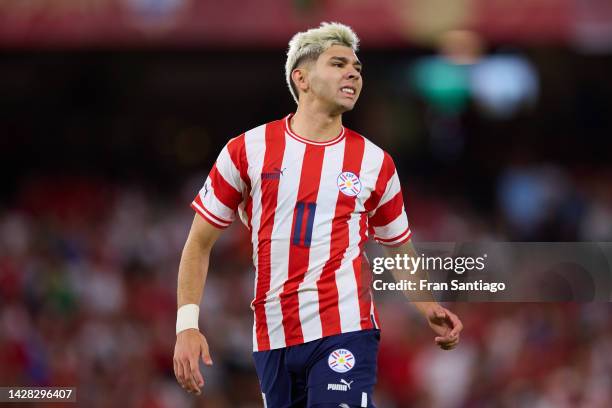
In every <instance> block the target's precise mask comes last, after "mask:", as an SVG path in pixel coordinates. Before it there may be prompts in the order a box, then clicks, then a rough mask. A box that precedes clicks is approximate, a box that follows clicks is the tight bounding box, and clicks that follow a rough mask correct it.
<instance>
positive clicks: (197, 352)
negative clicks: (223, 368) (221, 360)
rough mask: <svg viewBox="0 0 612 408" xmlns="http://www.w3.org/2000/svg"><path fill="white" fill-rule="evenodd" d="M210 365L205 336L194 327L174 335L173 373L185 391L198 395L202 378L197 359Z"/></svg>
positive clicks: (201, 385)
mask: <svg viewBox="0 0 612 408" xmlns="http://www.w3.org/2000/svg"><path fill="white" fill-rule="evenodd" d="M200 357H201V358H202V361H203V362H204V364H206V365H212V364H213V362H212V360H211V358H210V354H209V351H208V342H207V341H206V337H204V335H203V334H202V333H200V332H199V331H198V330H196V329H187V330H183V331H182V332H180V333H178V334H177V335H176V345H175V346H174V375H175V376H176V379H177V381H178V383H179V384H180V385H181V387H183V388H184V389H185V390H186V391H187V392H190V393H194V394H196V395H200V394H201V393H202V387H203V386H204V378H202V373H200V367H199V364H198V360H199V359H200Z"/></svg>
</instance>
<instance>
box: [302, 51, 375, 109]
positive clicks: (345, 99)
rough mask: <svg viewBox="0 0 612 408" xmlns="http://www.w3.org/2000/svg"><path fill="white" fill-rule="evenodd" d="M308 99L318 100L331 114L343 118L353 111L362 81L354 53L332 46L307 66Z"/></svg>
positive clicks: (358, 63)
mask: <svg viewBox="0 0 612 408" xmlns="http://www.w3.org/2000/svg"><path fill="white" fill-rule="evenodd" d="M306 71H307V73H306V77H307V80H306V84H305V85H304V86H305V87H306V89H307V94H309V95H308V97H312V98H315V100H316V101H317V102H319V103H320V104H322V105H323V106H324V107H325V108H326V109H328V110H329V111H330V112H331V113H334V114H340V113H343V112H346V111H349V110H351V109H353V107H354V106H355V103H357V99H358V98H359V94H360V93H361V87H362V86H363V79H362V77H361V62H359V60H358V59H357V56H356V55H355V52H354V51H353V50H352V49H351V48H349V47H345V46H342V45H333V46H331V47H330V48H329V49H327V51H325V52H324V53H323V54H321V55H320V56H319V58H318V59H317V61H316V62H313V63H311V64H309V65H308V66H307V70H306Z"/></svg>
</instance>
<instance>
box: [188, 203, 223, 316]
mask: <svg viewBox="0 0 612 408" xmlns="http://www.w3.org/2000/svg"><path fill="white" fill-rule="evenodd" d="M221 232H222V230H220V229H218V228H215V227H213V226H212V225H211V224H209V223H208V222H206V221H205V220H204V219H202V217H201V216H199V215H198V214H196V215H195V217H194V219H193V224H192V225H191V230H190V231H189V236H188V237H187V241H186V242H185V247H184V248H183V253H182V255H181V263H180V265H179V273H178V289H177V300H178V307H181V306H183V305H187V304H189V303H194V304H196V305H199V304H200V302H201V300H202V292H203V291H204V284H205V283H206V275H207V274H208V262H209V260H210V252H211V250H212V247H213V245H214V244H215V242H216V241H217V238H219V235H221Z"/></svg>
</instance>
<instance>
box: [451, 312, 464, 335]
mask: <svg viewBox="0 0 612 408" xmlns="http://www.w3.org/2000/svg"><path fill="white" fill-rule="evenodd" d="M450 319H451V322H452V323H453V330H451V332H450V334H451V336H458V335H459V333H461V330H463V323H461V320H459V318H458V317H457V315H455V314H453V313H451V314H450Z"/></svg>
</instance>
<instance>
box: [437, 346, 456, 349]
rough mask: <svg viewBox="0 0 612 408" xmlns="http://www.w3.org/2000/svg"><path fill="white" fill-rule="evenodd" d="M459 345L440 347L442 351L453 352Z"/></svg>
mask: <svg viewBox="0 0 612 408" xmlns="http://www.w3.org/2000/svg"><path fill="white" fill-rule="evenodd" d="M456 346H457V345H453V346H440V348H441V349H442V350H453V349H454V348H455V347H456Z"/></svg>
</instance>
